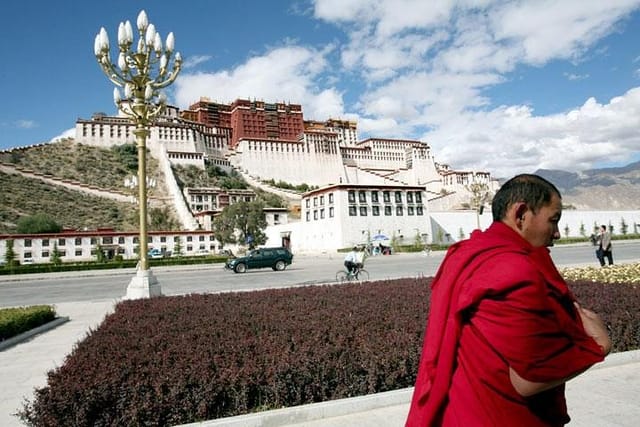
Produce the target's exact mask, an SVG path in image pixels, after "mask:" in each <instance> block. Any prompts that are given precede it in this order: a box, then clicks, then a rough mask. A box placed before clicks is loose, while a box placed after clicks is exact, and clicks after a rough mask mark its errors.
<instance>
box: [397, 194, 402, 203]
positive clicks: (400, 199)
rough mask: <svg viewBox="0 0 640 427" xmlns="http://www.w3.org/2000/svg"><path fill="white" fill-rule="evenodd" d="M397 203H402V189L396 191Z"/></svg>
mask: <svg viewBox="0 0 640 427" xmlns="http://www.w3.org/2000/svg"><path fill="white" fill-rule="evenodd" d="M396 203H402V191H396Z"/></svg>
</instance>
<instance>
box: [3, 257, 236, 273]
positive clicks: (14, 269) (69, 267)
mask: <svg viewBox="0 0 640 427" xmlns="http://www.w3.org/2000/svg"><path fill="white" fill-rule="evenodd" d="M226 260H227V257H226V256H218V255H213V256H206V257H205V256H191V257H187V256H183V257H169V258H160V259H148V262H149V265H150V266H152V267H157V266H171V265H192V264H222V263H224V262H226ZM137 263H138V260H137V259H126V260H120V261H115V260H114V261H109V262H102V263H100V262H95V261H87V262H74V263H62V264H58V265H56V264H53V263H44V264H23V265H14V266H8V265H5V266H4V267H2V268H0V275H10V274H31V273H55V272H59V271H88V270H112V269H121V268H135V266H136V265H137Z"/></svg>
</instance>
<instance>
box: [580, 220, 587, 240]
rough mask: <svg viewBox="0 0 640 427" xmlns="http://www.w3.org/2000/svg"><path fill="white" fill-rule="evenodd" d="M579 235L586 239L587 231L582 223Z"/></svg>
mask: <svg viewBox="0 0 640 427" xmlns="http://www.w3.org/2000/svg"><path fill="white" fill-rule="evenodd" d="M580 235H581V236H582V237H587V229H586V228H585V226H584V222H581V223H580Z"/></svg>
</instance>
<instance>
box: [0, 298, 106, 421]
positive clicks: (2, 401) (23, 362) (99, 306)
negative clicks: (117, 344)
mask: <svg viewBox="0 0 640 427" xmlns="http://www.w3.org/2000/svg"><path fill="white" fill-rule="evenodd" d="M114 305H115V301H99V302H81V303H61V304H54V306H55V308H56V313H57V315H58V316H66V317H69V321H68V322H66V323H63V324H62V325H60V326H57V327H56V328H54V329H51V330H49V331H47V332H44V333H41V334H39V335H36V336H34V337H32V338H29V339H28V340H27V341H24V342H22V343H19V344H16V345H15V346H13V347H10V348H7V349H5V350H3V351H0V426H2V427H13V426H22V425H23V424H22V423H21V422H20V420H19V419H18V418H17V417H15V416H12V414H15V413H16V412H17V411H18V410H19V409H21V408H22V404H23V402H24V400H25V399H29V400H32V398H33V391H34V389H35V388H40V387H44V386H45V385H46V384H47V372H48V371H50V370H52V369H55V368H56V367H58V366H61V365H62V364H63V363H64V360H65V358H66V356H67V355H68V354H70V353H71V351H72V350H73V348H74V345H75V344H76V343H77V342H78V341H81V340H82V339H84V337H85V336H86V335H87V332H88V331H89V329H90V328H96V327H97V326H98V325H99V324H100V323H102V320H104V318H105V316H106V315H107V313H110V312H112V311H113V307H114Z"/></svg>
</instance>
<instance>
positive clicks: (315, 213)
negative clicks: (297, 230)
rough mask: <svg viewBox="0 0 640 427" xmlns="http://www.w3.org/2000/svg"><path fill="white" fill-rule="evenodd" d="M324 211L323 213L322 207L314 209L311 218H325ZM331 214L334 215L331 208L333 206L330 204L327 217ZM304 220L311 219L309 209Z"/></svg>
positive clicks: (330, 216)
mask: <svg viewBox="0 0 640 427" xmlns="http://www.w3.org/2000/svg"><path fill="white" fill-rule="evenodd" d="M324 213H325V209H324V208H322V209H317V210H314V211H313V219H314V220H318V219H324V218H325V215H324ZM333 215H334V208H333V206H331V207H330V208H329V218H333ZM306 220H307V222H309V221H311V212H310V211H307V216H306Z"/></svg>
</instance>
